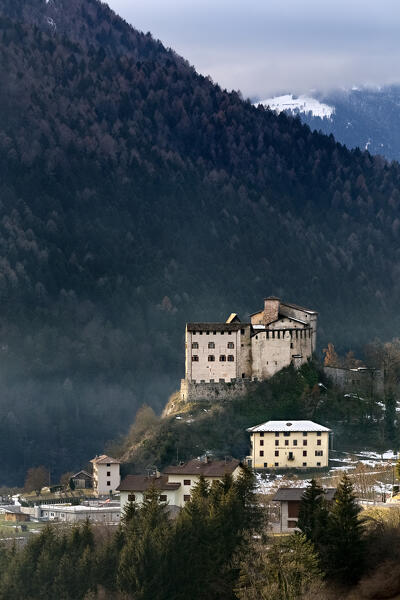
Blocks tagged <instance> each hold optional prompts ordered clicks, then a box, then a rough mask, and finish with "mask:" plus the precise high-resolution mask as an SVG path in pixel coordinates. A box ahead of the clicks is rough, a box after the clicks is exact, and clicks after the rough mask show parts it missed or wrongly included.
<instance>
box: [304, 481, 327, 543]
mask: <svg viewBox="0 0 400 600" xmlns="http://www.w3.org/2000/svg"><path fill="white" fill-rule="evenodd" d="M324 496H325V492H324V490H323V488H322V487H321V486H320V485H318V483H317V482H316V480H315V479H311V481H310V485H309V486H308V487H307V489H306V491H305V492H304V494H303V496H302V499H301V503H300V510H299V520H298V522H297V526H298V528H299V529H300V531H302V532H303V533H304V535H305V536H306V538H307V539H308V540H310V541H311V542H312V543H313V544H314V545H315V547H316V548H317V549H318V550H319V551H320V550H321V549H322V546H323V544H324V542H325V539H324V538H325V528H326V524H327V518H328V510H327V507H326V502H325V498H324Z"/></svg>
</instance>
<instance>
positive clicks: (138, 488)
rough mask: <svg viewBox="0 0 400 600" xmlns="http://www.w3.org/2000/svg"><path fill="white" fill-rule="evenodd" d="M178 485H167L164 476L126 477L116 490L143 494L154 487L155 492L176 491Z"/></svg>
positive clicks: (166, 478)
mask: <svg viewBox="0 0 400 600" xmlns="http://www.w3.org/2000/svg"><path fill="white" fill-rule="evenodd" d="M180 485H181V484H180V483H168V477H165V476H164V475H160V476H158V477H157V476H156V475H151V476H150V477H148V476H147V475H127V476H126V477H125V479H123V480H122V481H121V483H120V484H119V486H118V487H117V490H119V491H120V492H145V491H147V490H148V489H150V488H151V487H152V486H154V487H155V488H156V489H157V490H163V491H168V490H177V489H178V488H179V487H180Z"/></svg>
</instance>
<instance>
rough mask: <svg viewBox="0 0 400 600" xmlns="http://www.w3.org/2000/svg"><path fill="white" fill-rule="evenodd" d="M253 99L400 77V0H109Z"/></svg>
mask: <svg viewBox="0 0 400 600" xmlns="http://www.w3.org/2000/svg"><path fill="white" fill-rule="evenodd" d="M109 5H110V6H111V8H113V9H114V10H115V11H116V12H117V13H119V14H120V15H121V16H123V17H124V18H125V19H126V20H127V21H129V22H130V23H132V25H134V27H136V28H137V29H140V30H142V31H145V32H147V31H151V33H152V34H153V35H154V37H156V38H159V39H160V40H161V41H162V42H163V43H164V44H165V45H166V46H170V47H172V48H174V50H176V51H177V52H178V53H179V54H181V55H183V56H184V57H185V58H187V59H188V60H189V62H190V63H191V64H193V65H194V66H195V67H196V69H197V70H198V71H200V72H201V73H203V74H205V75H211V77H212V78H213V79H214V81H216V82H218V83H219V84H220V85H222V86H223V87H227V88H229V89H232V88H233V89H240V90H241V91H242V92H243V94H244V95H245V96H246V97H247V96H249V97H251V98H257V99H263V98H266V97H269V96H270V95H273V94H276V93H279V92H286V91H293V92H295V93H300V92H307V91H308V90H310V89H313V88H317V89H323V90H326V89H330V88H337V87H351V86H353V85H362V84H375V85H383V84H385V83H393V82H400V1H399V0H374V1H372V0H319V1H317V0H305V1H304V2H300V0H230V1H228V0H213V1H211V0H109Z"/></svg>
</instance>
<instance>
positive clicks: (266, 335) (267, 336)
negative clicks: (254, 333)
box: [265, 331, 269, 340]
mask: <svg viewBox="0 0 400 600" xmlns="http://www.w3.org/2000/svg"><path fill="white" fill-rule="evenodd" d="M265 337H266V338H267V340H269V331H267V332H266V334H265Z"/></svg>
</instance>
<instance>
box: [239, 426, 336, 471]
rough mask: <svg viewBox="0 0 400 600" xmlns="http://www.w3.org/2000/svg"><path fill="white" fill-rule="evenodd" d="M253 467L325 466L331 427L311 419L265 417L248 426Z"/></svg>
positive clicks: (250, 459)
mask: <svg viewBox="0 0 400 600" xmlns="http://www.w3.org/2000/svg"><path fill="white" fill-rule="evenodd" d="M247 431H248V432H249V433H250V437H251V455H250V456H248V457H247V462H248V465H249V466H251V467H253V469H314V468H321V469H322V468H324V467H327V466H328V460H329V434H330V432H331V430H330V429H328V428H327V427H324V426H323V425H318V424H317V423H314V422H313V421H267V422H266V423H262V424H261V425H256V426H255V427H250V428H249V429H247Z"/></svg>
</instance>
